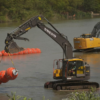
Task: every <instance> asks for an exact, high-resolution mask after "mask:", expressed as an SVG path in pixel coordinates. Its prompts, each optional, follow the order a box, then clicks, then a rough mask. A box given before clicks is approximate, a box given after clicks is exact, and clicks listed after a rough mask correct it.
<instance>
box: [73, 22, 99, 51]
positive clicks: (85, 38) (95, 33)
mask: <svg viewBox="0 0 100 100" xmlns="http://www.w3.org/2000/svg"><path fill="white" fill-rule="evenodd" d="M99 35H100V22H98V23H97V24H96V25H95V26H94V28H93V30H92V32H91V33H87V34H82V35H81V36H80V37H75V38H74V39H73V40H74V49H75V51H94V50H95V49H97V48H98V47H100V38H99Z"/></svg>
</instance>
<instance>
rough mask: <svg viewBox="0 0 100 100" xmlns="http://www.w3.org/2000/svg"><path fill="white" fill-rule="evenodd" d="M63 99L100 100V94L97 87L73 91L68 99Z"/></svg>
mask: <svg viewBox="0 0 100 100" xmlns="http://www.w3.org/2000/svg"><path fill="white" fill-rule="evenodd" d="M63 100H100V95H99V94H97V93H96V89H93V88H91V90H90V91H83V92H72V93H71V94H70V95H69V98H68V99H63Z"/></svg>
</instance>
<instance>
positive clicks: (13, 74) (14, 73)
mask: <svg viewBox="0 0 100 100" xmlns="http://www.w3.org/2000/svg"><path fill="white" fill-rule="evenodd" d="M5 76H6V77H7V79H9V80H14V79H15V78H17V76H18V70H16V69H15V68H13V67H10V68H8V69H7V70H6V74H5Z"/></svg>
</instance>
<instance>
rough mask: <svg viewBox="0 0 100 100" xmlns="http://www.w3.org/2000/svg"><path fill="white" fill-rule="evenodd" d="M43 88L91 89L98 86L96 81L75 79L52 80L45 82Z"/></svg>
mask: <svg viewBox="0 0 100 100" xmlns="http://www.w3.org/2000/svg"><path fill="white" fill-rule="evenodd" d="M44 87H45V88H52V89H53V90H79V89H91V87H93V88H99V84H98V83H96V82H88V81H81V82H80V81H76V82H63V81H58V82H57V81H53V82H46V83H45V85H44Z"/></svg>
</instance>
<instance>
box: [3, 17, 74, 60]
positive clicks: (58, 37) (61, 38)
mask: <svg viewBox="0 0 100 100" xmlns="http://www.w3.org/2000/svg"><path fill="white" fill-rule="evenodd" d="M41 18H43V19H45V20H46V21H47V22H48V24H49V25H50V26H51V27H52V28H53V29H54V30H52V29H50V28H48V27H47V26H45V25H44V24H43V23H42V21H41ZM35 26H37V27H38V28H40V29H41V30H42V31H44V32H45V33H46V34H47V35H48V36H49V37H51V38H52V39H53V40H54V41H55V42H57V43H58V44H59V45H60V46H61V47H62V49H63V52H64V54H65V58H67V59H69V58H72V57H73V53H72V46H71V44H70V43H69V41H68V39H67V36H65V35H63V34H61V33H60V32H59V31H58V30H57V29H56V28H55V27H54V26H53V25H52V24H51V23H50V22H49V21H48V20H47V19H46V18H45V17H43V16H36V17H33V18H31V19H29V20H28V21H26V22H25V23H24V24H22V25H20V26H19V27H18V28H16V29H15V30H14V31H13V32H11V33H8V34H7V38H6V39H5V44H6V46H5V51H6V52H9V53H16V52H19V51H21V50H23V49H24V48H22V47H19V46H18V45H17V44H16V43H15V42H14V41H13V39H20V40H25V41H26V40H29V39H27V38H23V37H20V36H21V35H23V34H25V33H26V32H28V30H29V29H31V28H33V27H35Z"/></svg>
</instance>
